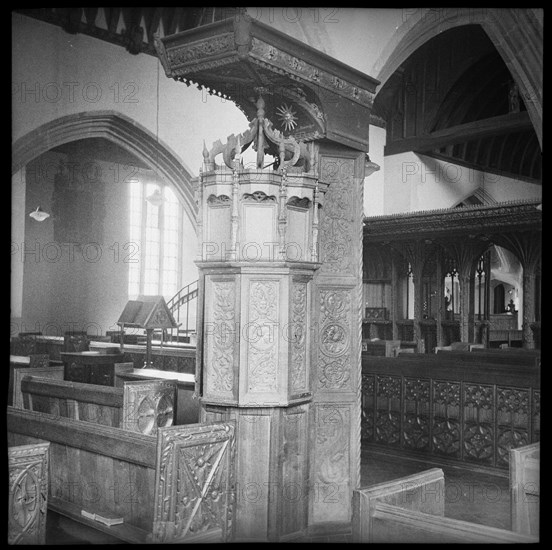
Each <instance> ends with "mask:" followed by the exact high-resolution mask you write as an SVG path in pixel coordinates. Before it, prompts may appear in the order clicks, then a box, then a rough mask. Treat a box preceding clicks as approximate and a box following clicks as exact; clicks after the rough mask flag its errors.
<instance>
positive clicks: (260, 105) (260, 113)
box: [257, 94, 265, 118]
mask: <svg viewBox="0 0 552 550" xmlns="http://www.w3.org/2000/svg"><path fill="white" fill-rule="evenodd" d="M264 109H265V100H264V99H263V96H262V95H260V94H259V99H257V118H264V115H265V110H264Z"/></svg>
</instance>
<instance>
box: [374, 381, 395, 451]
mask: <svg viewBox="0 0 552 550" xmlns="http://www.w3.org/2000/svg"><path fill="white" fill-rule="evenodd" d="M400 440H401V378H400V377H399V376H377V377H376V442H377V443H385V444H387V445H399V443H400Z"/></svg>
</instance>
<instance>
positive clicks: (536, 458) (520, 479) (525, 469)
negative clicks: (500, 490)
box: [510, 443, 540, 536]
mask: <svg viewBox="0 0 552 550" xmlns="http://www.w3.org/2000/svg"><path fill="white" fill-rule="evenodd" d="M539 497H540V443H533V444H531V445H525V446H524V447H518V448H517V449H510V506H511V512H512V529H513V530H514V531H516V532H517V533H524V534H526V535H534V536H538V534H539V505H540V502H539Z"/></svg>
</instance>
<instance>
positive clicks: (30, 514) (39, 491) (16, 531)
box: [8, 443, 50, 544]
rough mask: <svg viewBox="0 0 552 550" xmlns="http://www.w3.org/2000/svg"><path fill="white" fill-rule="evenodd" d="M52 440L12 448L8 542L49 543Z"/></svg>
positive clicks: (9, 450)
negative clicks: (49, 483)
mask: <svg viewBox="0 0 552 550" xmlns="http://www.w3.org/2000/svg"><path fill="white" fill-rule="evenodd" d="M49 448H50V444H49V443H38V444H32V445H18V446H12V447H8V469H9V502H8V544H45V543H46V508H47V506H48V456H49Z"/></svg>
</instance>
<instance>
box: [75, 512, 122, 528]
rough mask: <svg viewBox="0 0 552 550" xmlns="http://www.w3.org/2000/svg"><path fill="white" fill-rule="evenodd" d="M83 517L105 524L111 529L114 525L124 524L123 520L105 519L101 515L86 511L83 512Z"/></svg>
mask: <svg viewBox="0 0 552 550" xmlns="http://www.w3.org/2000/svg"><path fill="white" fill-rule="evenodd" d="M81 515H82V516H84V517H85V518H88V519H91V520H94V521H98V522H100V523H103V524H104V525H107V526H108V527H111V526H112V525H120V524H121V523H123V518H104V517H103V516H100V515H99V514H93V513H91V512H87V511H86V510H81Z"/></svg>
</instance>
